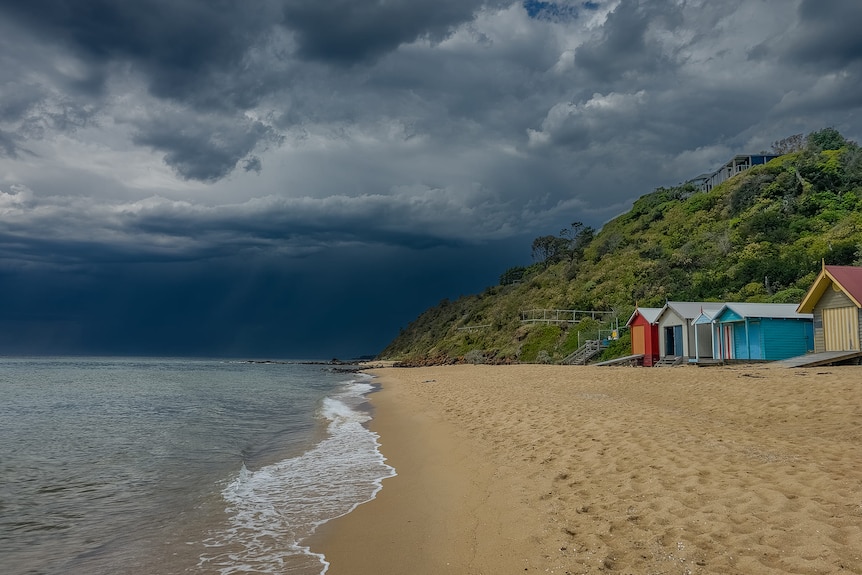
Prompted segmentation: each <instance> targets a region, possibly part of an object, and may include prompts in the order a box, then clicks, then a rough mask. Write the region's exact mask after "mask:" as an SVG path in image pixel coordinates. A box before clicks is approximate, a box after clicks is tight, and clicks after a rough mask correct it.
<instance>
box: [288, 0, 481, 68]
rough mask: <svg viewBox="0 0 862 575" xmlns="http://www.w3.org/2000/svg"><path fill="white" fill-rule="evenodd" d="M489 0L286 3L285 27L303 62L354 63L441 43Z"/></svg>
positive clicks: (313, 0) (300, 0)
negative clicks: (411, 45)
mask: <svg viewBox="0 0 862 575" xmlns="http://www.w3.org/2000/svg"><path fill="white" fill-rule="evenodd" d="M488 3H489V2H488V1H487V0H390V1H388V2H378V1H377V0H330V1H328V2H320V1H318V0H287V1H286V2H285V3H284V7H283V12H284V24H285V25H286V26H287V27H288V28H290V29H291V30H293V31H294V32H295V33H296V35H297V38H298V41H299V53H300V55H301V56H303V57H307V58H311V59H315V60H325V61H333V62H338V63H347V64H352V63H356V62H361V61H364V60H367V59H374V58H376V57H378V56H380V55H381V54H383V53H386V52H389V51H391V50H393V49H395V48H397V47H398V46H399V45H400V44H402V43H407V42H412V41H414V40H416V39H417V38H422V37H428V38H431V39H440V38H443V37H445V36H446V35H447V34H448V33H449V32H450V31H451V29H452V28H453V27H454V26H456V25H459V24H462V23H464V22H467V21H469V20H471V19H472V17H473V14H474V12H475V11H476V10H477V9H478V8H480V7H481V6H482V5H484V4H488Z"/></svg>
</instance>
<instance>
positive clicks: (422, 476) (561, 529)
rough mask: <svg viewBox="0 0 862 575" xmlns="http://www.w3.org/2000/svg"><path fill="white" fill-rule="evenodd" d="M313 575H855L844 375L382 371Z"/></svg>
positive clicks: (861, 434)
mask: <svg viewBox="0 0 862 575" xmlns="http://www.w3.org/2000/svg"><path fill="white" fill-rule="evenodd" d="M373 373H374V374H375V375H377V376H378V377H379V381H380V382H381V383H382V385H383V389H382V391H381V392H379V393H376V394H374V395H373V396H372V402H373V403H374V405H375V407H376V412H375V418H374V421H373V422H372V424H371V426H372V428H373V429H374V430H375V431H377V432H379V433H380V435H381V440H380V441H381V451H382V452H383V454H384V455H385V456H386V457H387V458H388V460H389V463H390V464H391V465H393V466H394V467H395V468H396V470H397V473H398V476H397V477H394V478H391V479H387V480H385V481H384V483H383V489H382V491H381V492H380V493H379V494H378V496H377V498H376V499H375V500H373V501H371V502H369V503H367V504H364V505H362V506H360V507H359V508H357V509H356V510H355V511H354V512H352V513H350V514H349V515H347V516H345V517H343V518H340V519H338V520H336V521H334V522H331V523H330V524H327V525H325V526H324V528H323V529H322V530H321V533H319V534H318V536H316V538H315V541H314V542H313V549H314V550H315V551H321V552H323V553H325V555H326V557H327V558H328V559H329V560H330V562H331V567H330V570H329V575H406V574H410V575H424V574H427V575H439V574H446V573H451V574H459V575H480V574H485V575H500V574H507V573H512V574H514V573H557V574H560V575H564V574H576V573H633V574H634V573H636V574H659V573H662V574H698V573H740V574H759V573H774V574H778V573H800V574H809V573H810V574H814V573H860V574H862V368H860V367H828V368H813V369H787V368H779V367H768V366H740V367H710V368H696V367H687V366H686V367H677V368H653V369H644V368H628V367H575V366H536V365H521V366H472V365H468V366H447V367H432V368H415V369H398V368H386V369H380V370H376V371H374V372H373Z"/></svg>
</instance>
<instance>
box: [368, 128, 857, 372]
mask: <svg viewBox="0 0 862 575" xmlns="http://www.w3.org/2000/svg"><path fill="white" fill-rule="evenodd" d="M540 240H542V241H540ZM533 246H534V253H537V255H538V256H539V257H540V259H541V261H539V262H537V263H535V264H534V265H532V266H530V267H527V268H512V269H511V270H508V271H507V272H506V273H505V274H503V276H502V277H501V283H503V284H506V285H498V286H495V287H489V288H488V289H486V290H485V291H484V292H483V293H481V294H477V295H472V296H466V297H462V298H460V299H458V300H457V301H447V300H444V301H442V302H440V304H439V305H437V306H436V307H434V308H431V309H429V310H427V311H425V312H424V313H423V314H422V315H420V316H419V317H418V318H417V319H416V320H415V321H414V322H413V323H411V324H410V325H409V326H408V327H407V328H406V329H404V330H403V331H402V333H400V334H399V335H398V337H397V338H396V339H395V340H394V341H393V342H392V343H391V344H390V345H389V346H388V347H387V348H386V349H385V350H384V351H383V352H382V353H381V355H380V357H381V358H386V359H402V360H404V359H411V358H412V359H418V358H433V360H434V361H445V360H447V359H451V358H464V357H466V358H467V360H469V361H495V362H497V361H520V362H536V361H558V360H560V359H562V358H563V357H565V356H566V355H568V354H569V353H570V352H571V351H573V350H574V349H576V348H577V347H578V343H579V342H580V341H583V340H585V339H589V338H592V337H595V335H596V330H597V329H598V328H599V327H600V325H599V322H598V321H593V320H586V321H582V322H580V323H578V324H576V325H562V326H558V325H535V324H532V325H531V324H522V322H521V316H520V312H521V311H523V310H528V309H535V308H547V309H580V310H606V311H613V312H615V313H616V315H617V317H618V318H619V323H620V324H624V323H625V322H626V320H627V319H628V317H629V315H630V314H631V312H632V311H633V309H634V306H635V305H636V304H640V305H642V306H651V307H661V306H662V305H663V304H664V303H665V302H666V301H667V300H680V301H686V300H688V301H710V300H712V301H756V302H781V303H788V302H793V303H796V302H799V301H800V300H801V298H802V296H803V295H804V293H805V291H806V290H807V289H808V287H809V285H810V284H811V282H812V281H813V279H814V277H815V275H816V273H817V271H819V269H820V265H821V261H822V260H825V261H826V263H828V264H835V265H852V264H857V263H860V262H862V150H860V148H859V146H858V145H856V144H855V143H853V142H848V141H846V140H845V139H844V138H843V137H841V135H840V134H838V133H837V132H836V131H835V130H833V129H831V128H827V129H825V130H821V131H819V132H814V133H812V134H809V135H808V137H807V138H805V140H804V144H803V145H802V146H800V147H799V149H797V150H796V151H793V152H791V153H788V154H785V155H783V156H781V157H779V158H776V159H775V160H773V161H771V162H770V163H768V164H767V165H765V166H756V167H753V168H751V169H750V170H748V171H746V172H744V173H742V174H740V175H738V176H736V177H734V178H731V179H730V180H728V181H726V182H725V183H724V184H722V185H721V186H718V187H716V188H715V189H713V190H712V191H710V192H700V191H698V190H697V189H696V188H694V187H693V186H690V185H689V186H681V187H673V188H661V189H658V190H656V191H655V192H653V193H651V194H647V195H645V196H642V197H641V198H639V199H638V200H637V201H636V202H635V203H634V205H633V206H632V208H631V210H630V211H629V212H628V213H626V214H623V215H621V216H619V217H617V218H615V219H614V220H612V221H610V222H608V223H607V224H605V225H604V227H603V228H602V229H601V231H599V232H598V233H595V234H593V233H592V230H589V229H583V228H580V227H579V226H577V225H576V226H575V227H574V228H573V230H570V233H568V234H563V235H561V236H560V237H558V238H555V237H553V236H545V237H544V238H537V243H534V244H533ZM535 248H538V249H535ZM512 280H517V281H515V282H513V283H510V282H511V281H512ZM628 349H629V343H628V339H627V337H626V336H625V334H624V337H623V338H622V339H621V340H620V341H619V342H618V343H617V344H616V345H615V346H612V347H611V349H609V350H607V351H606V352H605V357H613V356H615V355H623V354H625V353H626V352H627V350H628Z"/></svg>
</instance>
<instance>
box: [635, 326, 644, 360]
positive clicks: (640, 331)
mask: <svg viewBox="0 0 862 575" xmlns="http://www.w3.org/2000/svg"><path fill="white" fill-rule="evenodd" d="M632 353H634V354H639V353H646V343H645V340H644V326H642V325H633V326H632Z"/></svg>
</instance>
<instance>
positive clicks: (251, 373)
mask: <svg viewBox="0 0 862 575" xmlns="http://www.w3.org/2000/svg"><path fill="white" fill-rule="evenodd" d="M371 391H373V384H372V380H371V379H370V378H368V377H367V376H364V375H362V374H352V373H344V372H333V371H331V370H328V369H326V367H325V366H322V365H314V364H307V363H302V362H284V363H282V362H279V363H250V362H235V361H219V360H198V359H191V360H189V359H139V358H134V359H124V358H0V571H2V573H4V574H5V575H24V574H27V575H31V574H61V573H62V574H65V575H77V574H81V575H83V574H87V575H99V574H112V575H113V574H116V573H127V574H148V575H173V574H186V573H198V574H219V575H232V574H242V573H296V574H302V575H305V574H309V575H316V574H320V573H324V572H325V571H326V568H327V566H328V565H327V563H326V560H325V558H324V557H322V556H319V555H316V554H314V553H313V552H312V551H311V550H310V549H308V548H307V547H306V546H305V545H304V541H305V540H306V539H307V537H308V536H309V535H310V534H311V533H313V532H314V530H315V529H316V528H317V527H318V526H319V525H321V524H322V523H325V522H326V521H328V520H330V519H332V518H334V517H337V516H340V515H343V514H345V513H347V512H349V511H350V510H352V509H353V508H354V507H355V506H356V505H358V504H360V503H362V502H364V501H367V500H369V499H372V498H373V497H374V496H375V494H376V493H377V491H378V490H379V489H380V486H381V482H382V479H384V478H386V477H389V476H391V475H394V470H393V469H392V468H391V467H389V466H388V465H386V463H385V461H384V459H383V457H382V456H381V455H380V452H379V450H378V443H377V436H376V435H375V434H374V433H372V432H371V431H369V430H368V429H367V428H366V426H365V425H364V424H365V423H366V422H367V421H368V420H369V419H370V411H369V409H368V407H367V397H366V396H367V394H368V393H369V392H371Z"/></svg>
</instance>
